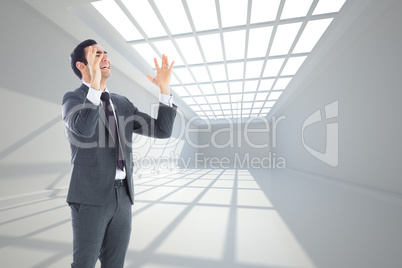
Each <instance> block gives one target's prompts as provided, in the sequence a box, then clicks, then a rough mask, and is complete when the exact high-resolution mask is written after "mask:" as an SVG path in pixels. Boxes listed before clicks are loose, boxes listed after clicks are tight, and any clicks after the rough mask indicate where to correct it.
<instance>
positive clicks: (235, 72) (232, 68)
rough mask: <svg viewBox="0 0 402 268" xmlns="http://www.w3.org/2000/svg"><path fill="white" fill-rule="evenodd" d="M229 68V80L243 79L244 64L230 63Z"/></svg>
mask: <svg viewBox="0 0 402 268" xmlns="http://www.w3.org/2000/svg"><path fill="white" fill-rule="evenodd" d="M227 67H228V76H229V80H236V79H243V71H244V63H243V62H239V63H229V64H227Z"/></svg>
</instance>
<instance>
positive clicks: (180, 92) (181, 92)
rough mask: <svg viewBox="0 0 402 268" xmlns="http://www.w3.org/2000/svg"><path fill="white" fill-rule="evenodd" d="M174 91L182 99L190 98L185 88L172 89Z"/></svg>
mask: <svg viewBox="0 0 402 268" xmlns="http://www.w3.org/2000/svg"><path fill="white" fill-rule="evenodd" d="M170 88H171V89H172V90H173V92H175V93H176V94H177V95H178V96H180V97H184V96H188V95H189V94H188V92H187V90H186V89H185V88H184V87H182V86H178V87H170Z"/></svg>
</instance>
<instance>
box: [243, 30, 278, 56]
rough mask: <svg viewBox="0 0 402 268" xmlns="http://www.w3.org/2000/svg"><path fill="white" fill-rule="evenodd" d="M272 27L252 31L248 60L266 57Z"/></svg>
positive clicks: (250, 33)
mask: <svg viewBox="0 0 402 268" xmlns="http://www.w3.org/2000/svg"><path fill="white" fill-rule="evenodd" d="M271 33H272V27H262V28H255V29H250V32H249V40H248V52H247V57H248V58H258V57H264V58H265V56H266V54H267V48H268V43H269V40H270V39H271Z"/></svg>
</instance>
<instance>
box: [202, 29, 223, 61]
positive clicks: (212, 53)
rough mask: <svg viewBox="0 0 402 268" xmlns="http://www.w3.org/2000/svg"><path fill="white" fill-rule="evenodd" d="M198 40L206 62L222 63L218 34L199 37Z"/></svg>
mask: <svg viewBox="0 0 402 268" xmlns="http://www.w3.org/2000/svg"><path fill="white" fill-rule="evenodd" d="M198 39H199V40H200V43H201V46H202V51H203V52H204V56H205V60H206V61H207V62H217V61H223V54H222V43H221V38H220V36H219V34H209V35H201V36H199V37H198Z"/></svg>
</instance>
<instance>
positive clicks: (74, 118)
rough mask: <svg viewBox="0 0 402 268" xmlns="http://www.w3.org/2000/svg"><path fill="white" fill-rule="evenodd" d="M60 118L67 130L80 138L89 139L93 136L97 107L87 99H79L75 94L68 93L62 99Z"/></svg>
mask: <svg viewBox="0 0 402 268" xmlns="http://www.w3.org/2000/svg"><path fill="white" fill-rule="evenodd" d="M62 117H63V122H64V125H65V126H66V128H67V129H68V130H70V131H71V132H73V133H74V134H76V135H78V136H80V137H84V138H90V137H92V136H93V135H94V134H95V130H96V126H97V123H98V119H99V106H96V105H94V104H93V103H91V102H90V101H89V100H88V99H87V98H82V97H81V98H80V96H79V95H77V93H75V92H68V93H66V94H65V95H64V97H63V102H62Z"/></svg>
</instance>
